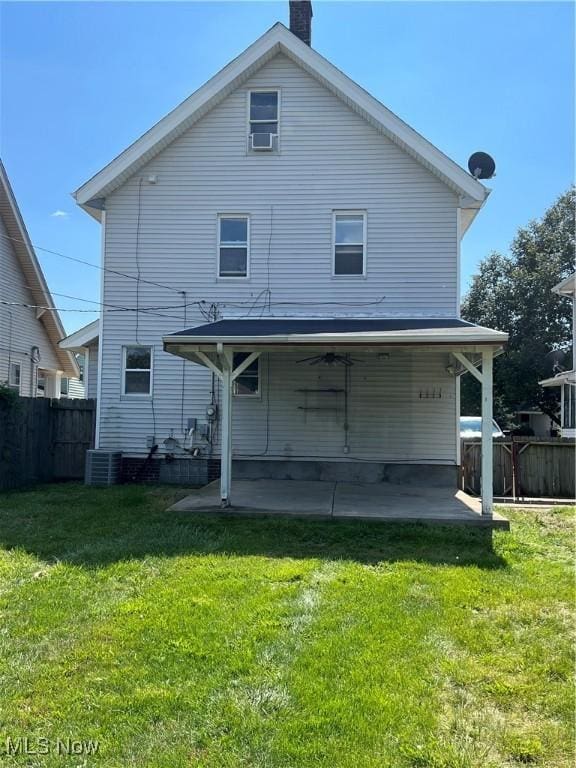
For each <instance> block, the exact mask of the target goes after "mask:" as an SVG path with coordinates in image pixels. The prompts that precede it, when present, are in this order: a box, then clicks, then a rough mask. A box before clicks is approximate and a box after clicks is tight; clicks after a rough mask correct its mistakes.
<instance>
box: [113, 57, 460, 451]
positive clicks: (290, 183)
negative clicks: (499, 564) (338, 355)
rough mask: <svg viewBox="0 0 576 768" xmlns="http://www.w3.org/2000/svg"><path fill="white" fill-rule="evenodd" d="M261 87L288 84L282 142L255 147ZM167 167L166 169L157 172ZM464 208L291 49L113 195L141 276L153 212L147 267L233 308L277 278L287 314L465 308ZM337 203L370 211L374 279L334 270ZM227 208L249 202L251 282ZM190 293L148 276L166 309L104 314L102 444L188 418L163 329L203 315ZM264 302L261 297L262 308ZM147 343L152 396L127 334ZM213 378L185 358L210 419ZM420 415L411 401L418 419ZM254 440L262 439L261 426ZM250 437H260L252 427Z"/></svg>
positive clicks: (159, 432)
mask: <svg viewBox="0 0 576 768" xmlns="http://www.w3.org/2000/svg"><path fill="white" fill-rule="evenodd" d="M251 87H279V88H280V89H281V115H280V133H281V140H280V141H281V152H280V153H279V154H277V155H274V154H265V153H262V154H249V153H247V151H246V137H247V124H246V116H247V93H248V90H249V89H250V88H251ZM153 175H155V176H156V183H155V184H150V183H149V182H148V179H149V177H150V176H153ZM141 180H142V181H141ZM139 197H140V205H139V204H138V199H139ZM456 206H457V200H456V197H455V195H454V194H453V193H452V192H451V191H450V190H449V189H448V187H446V186H445V185H443V184H442V183H441V182H440V181H439V180H437V179H436V177H434V176H433V175H432V174H431V173H429V172H428V171H427V170H425V169H423V168H422V167H421V166H420V165H419V164H418V163H417V162H416V161H415V160H413V159H412V158H411V157H409V156H408V155H406V154H405V153H404V152H403V151H401V150H400V149H399V148H398V147H397V146H396V145H394V144H393V143H392V142H390V141H389V140H388V139H386V138H385V137H383V136H382V135H380V134H379V133H378V132H377V131H376V130H375V129H374V128H373V127H372V126H370V125H369V124H368V123H366V122H365V121H364V120H363V119H362V118H361V117H359V116H358V115H357V114H356V113H354V112H353V111H352V110H350V109H349V108H348V107H347V106H346V105H344V104H343V103H342V102H341V101H340V100H338V99H337V98H336V97H335V96H334V95H333V94H331V93H330V92H329V91H328V90H326V89H325V88H324V87H323V86H322V85H320V84H319V83H318V82H317V81H316V80H314V79H313V78H312V77H311V76H310V75H308V74H307V73H305V72H304V71H302V70H300V69H299V68H298V67H297V66H296V65H294V64H293V63H292V62H290V61H289V59H288V58H286V57H284V56H277V57H276V58H275V59H273V60H272V61H271V62H269V63H268V64H267V65H265V66H264V67H263V68H262V69H261V70H260V71H259V72H258V73H257V74H256V75H255V76H254V77H252V79H251V80H250V81H249V82H248V83H247V84H246V85H245V86H244V87H242V88H240V89H239V90H238V91H236V92H234V93H233V94H231V95H230V96H228V97H227V98H226V99H225V100H224V101H223V102H222V103H221V104H220V105H219V106H217V107H215V108H214V109H213V110H212V111H211V112H210V113H209V114H208V115H206V116H205V117H204V118H202V119H201V120H200V121H199V122H198V123H197V124H196V125H195V126H193V127H192V128H191V129H190V130H189V131H188V132H187V133H185V134H184V135H183V136H182V137H180V138H179V139H177V140H176V141H175V142H173V143H172V144H171V145H170V146H169V147H167V148H166V149H164V150H163V151H162V152H161V154H160V155H158V156H157V157H156V158H154V159H153V160H152V161H151V162H150V163H149V164H148V165H147V166H146V168H144V169H143V170H142V171H141V172H139V173H138V175H137V177H135V178H133V179H131V180H130V181H129V182H127V183H126V184H125V185H123V186H122V187H121V188H119V189H118V190H116V191H115V192H114V193H113V194H112V195H110V196H109V197H108V198H107V199H106V227H105V230H106V234H105V259H106V267H108V268H109V269H115V270H118V271H121V272H126V273H129V274H132V275H136V273H137V266H136V261H135V251H136V237H137V221H138V218H139V220H140V228H139V233H138V241H139V248H138V254H139V259H138V261H139V268H140V276H141V277H142V278H144V279H146V280H151V281H156V282H160V283H163V284H167V285H169V286H173V287H175V288H177V289H178V290H183V291H186V298H187V301H189V302H190V301H193V300H200V299H203V300H205V301H206V302H207V303H208V304H209V303H211V302H217V303H219V305H220V311H221V312H222V313H223V314H236V313H240V314H247V313H248V310H247V309H246V307H250V305H251V303H252V302H255V303H258V301H259V297H260V303H262V296H263V294H262V291H265V289H266V288H267V287H268V286H269V288H270V291H271V294H270V300H271V312H272V314H276V315H279V314H292V315H295V314H299V315H303V316H306V315H310V314H318V313H323V314H327V315H346V314H348V315H366V314H373V315H379V316H382V315H396V316H418V315H431V316H454V315H455V314H456V313H457V285H456V283H457V274H458V270H457V250H458V249H457V232H456V221H457V215H456V214H457V208H456ZM139 209H140V216H139V217H138V210H139ZM333 209H363V210H366V211H367V220H368V232H367V240H368V247H367V276H366V278H344V279H343V278H336V279H335V278H333V277H332V276H331V273H332V211H333ZM218 213H248V214H250V223H251V265H250V279H249V280H245V281H242V280H240V281H238V280H218V279H217V277H216V269H217V267H216V265H217V254H216V237H217V214H218ZM104 296H105V298H104V301H106V302H107V303H110V304H117V305H121V306H125V307H131V308H133V307H135V305H136V281H134V280H129V279H126V278H123V277H120V276H117V275H114V274H111V273H109V272H107V273H105V275H104ZM182 302H183V297H181V296H179V295H178V294H177V293H175V292H172V291H169V290H165V289H162V288H158V287H156V286H153V285H149V284H147V283H140V287H139V296H138V303H139V306H140V307H162V308H163V309H159V310H157V313H158V315H160V314H161V315H163V316H162V317H160V316H155V315H151V314H145V313H142V312H140V313H139V316H138V324H137V325H138V327H136V317H135V313H133V312H105V313H104V315H103V344H104V346H103V350H102V385H101V396H102V398H101V399H102V402H101V426H100V445H101V446H102V447H110V448H112V447H113V448H121V449H122V450H124V451H126V452H133V453H142V452H145V450H146V436H147V435H149V434H152V433H153V432H154V431H155V433H156V436H157V437H160V438H163V437H165V436H168V435H169V434H170V430H174V433H175V434H177V433H178V432H180V431H181V429H182V426H183V423H182V422H183V419H182V413H181V411H182V409H181V399H182V397H181V393H182V366H183V363H182V361H181V360H178V359H176V358H174V357H172V356H170V355H167V354H165V353H163V352H162V346H161V337H162V336H163V335H165V334H167V333H169V332H171V331H175V330H179V329H181V328H182V327H183V326H185V325H186V326H191V325H196V324H198V323H201V322H204V320H203V318H202V316H201V315H200V314H199V312H198V311H197V309H196V308H194V307H189V308H188V310H187V318H186V321H185V320H184V312H183V309H182V308H180V305H181V304H182ZM242 302H244V303H243V304H242ZM279 302H296V304H295V305H294V304H292V305H281V304H279ZM323 302H340V305H329V304H324V303H323ZM370 302H381V303H378V304H375V303H372V304H370V305H368V304H369V303H370ZM234 303H241V306H242V307H243V309H241V308H239V307H234V306H231V304H234ZM359 304H365V305H366V306H358V305H359ZM174 305H176V307H174ZM170 307H172V308H170ZM263 313H264V314H266V312H264V310H263V309H261V308H260V307H258V308H256V309H254V310H252V311H251V312H250V313H249V316H251V317H258V316H260V315H261V314H263ZM135 342H139V343H141V344H152V345H154V347H155V352H154V395H155V396H154V401H153V407H152V402H151V401H150V400H149V399H146V398H134V397H132V398H123V397H122V396H121V393H120V389H121V376H120V375H119V372H120V368H121V361H122V345H124V344H134V343H135ZM416 364H417V363H414V365H416ZM355 373H356V370H355ZM210 378H211V377H210V375H209V374H208V373H207V372H206V371H203V370H201V369H199V368H198V366H194V365H193V364H190V363H187V364H186V386H185V390H184V408H183V414H184V420H185V419H186V418H187V417H188V416H196V417H200V418H202V419H203V417H204V410H205V406H206V404H207V402H208V401H209V391H210ZM374 407H379V406H376V405H375V406H374ZM290 412H291V411H290ZM409 418H410V416H409V415H408V413H407V414H405V416H404V420H405V422H406V419H409ZM154 419H155V421H156V429H155V430H154V428H153V422H154ZM370 421H371V420H370V418H369V417H367V422H370ZM279 423H280V422H279ZM184 425H185V421H184ZM369 432H370V424H369V423H368V426H367V431H365V434H364V436H360V433H359V434H358V435H357V436H356V437H355V438H354V439H355V440H358V441H360V440H362V441H364V439H365V438H366V437H367V442H366V445H369V444H371V442H370V438H369ZM376 439H377V438H376V437H375V438H374V440H376ZM253 442H254V449H255V450H259V446H260V445H261V435H258V436H256V435H254V439H253ZM418 447H419V446H418ZM242 448H243V450H250V446H249V444H246V441H244V443H243V445H242ZM367 450H368V452H367V453H366V456H369V455H371V454H370V451H371V449H367ZM439 450H440V448H439ZM451 450H452V453H451V456H452V458H453V449H451ZM398 451H400V452H401V447H400V446H399V444H398V443H397V444H396V448H395V454H396V453H397V452H398ZM376 455H378V456H380V455H381V453H380V452H378V454H374V456H376ZM442 455H443V456H444V460H446V456H447V454H446V453H444V454H442Z"/></svg>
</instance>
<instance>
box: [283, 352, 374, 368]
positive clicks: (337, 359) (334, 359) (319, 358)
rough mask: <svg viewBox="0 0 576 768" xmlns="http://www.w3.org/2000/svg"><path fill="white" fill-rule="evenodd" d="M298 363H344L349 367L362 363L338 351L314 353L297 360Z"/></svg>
mask: <svg viewBox="0 0 576 768" xmlns="http://www.w3.org/2000/svg"><path fill="white" fill-rule="evenodd" d="M296 362H297V363H308V364H309V365H344V366H346V367H347V368H348V367H350V366H351V365H354V363H360V362H362V361H361V360H354V359H353V358H351V357H350V356H349V355H338V354H336V352H325V353H324V354H323V355H313V356H312V357H304V358H303V359H302V360H296Z"/></svg>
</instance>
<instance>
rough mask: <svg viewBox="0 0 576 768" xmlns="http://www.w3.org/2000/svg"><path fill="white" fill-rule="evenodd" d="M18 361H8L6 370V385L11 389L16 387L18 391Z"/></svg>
mask: <svg viewBox="0 0 576 768" xmlns="http://www.w3.org/2000/svg"><path fill="white" fill-rule="evenodd" d="M21 370H22V369H21V367H20V363H10V370H9V371H8V386H9V387H11V388H12V389H17V390H18V392H20V376H21Z"/></svg>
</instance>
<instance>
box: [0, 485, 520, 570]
mask: <svg viewBox="0 0 576 768" xmlns="http://www.w3.org/2000/svg"><path fill="white" fill-rule="evenodd" d="M187 492H188V491H187V490H186V489H173V488H165V487H162V488H150V487H144V486H116V487H112V488H87V487H85V486H82V485H79V484H66V485H62V484H61V485H50V486H43V487H41V488H37V489H35V490H33V491H19V492H9V493H4V494H0V546H2V547H4V548H6V549H14V548H19V549H22V550H24V551H26V552H29V553H31V554H33V555H35V556H36V557H39V558H41V559H44V560H47V561H56V560H60V561H65V562H69V563H74V564H78V565H83V566H88V567H93V568H98V567H105V566H107V565H109V564H111V563H114V562H118V561H125V560H130V559H142V558H145V557H151V556H152V557H155V556H165V557H177V556H180V555H186V554H197V555H208V554H218V553H221V554H229V555H240V556H266V557H273V558H280V557H289V558H297V559H300V558H320V559H328V560H349V561H356V562H360V563H365V564H377V563H382V562H399V561H411V562H417V563H433V564H437V565H456V566H471V565H473V566H477V567H479V568H483V569H494V568H502V567H505V566H506V562H505V561H504V560H503V559H502V558H501V557H500V556H499V555H498V554H497V553H496V552H495V550H494V547H493V534H492V531H490V530H487V529H484V528H470V527H466V526H456V525H452V526H450V525H446V526H442V525H426V524H421V523H414V524H411V523H396V522H390V523H388V522H387V523H381V522H365V521H345V520H333V521H320V520H302V519H290V518H286V517H272V516H270V517H258V518H248V517H231V516H223V517H218V516H215V515H205V514H202V513H197V514H194V513H190V512H166V508H167V507H168V506H169V505H170V504H172V503H174V502H175V501H176V500H178V498H181V497H182V496H184V495H186V494H187ZM496 535H498V534H496Z"/></svg>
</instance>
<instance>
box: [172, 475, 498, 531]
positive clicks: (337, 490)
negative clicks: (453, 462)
mask: <svg viewBox="0 0 576 768" xmlns="http://www.w3.org/2000/svg"><path fill="white" fill-rule="evenodd" d="M170 511H177V512H222V505H221V499H220V484H219V481H217V480H215V481H214V482H212V483H210V484H209V485H207V486H205V487H204V488H200V489H199V490H197V491H194V492H193V493H191V494H190V495H189V496H186V497H185V498H184V499H181V500H180V501H178V502H176V504H174V505H173V506H172V507H170ZM227 512H228V513H230V514H233V515H234V514H238V515H270V514H272V515H275V514H279V515H289V516H294V517H309V518H314V519H321V520H346V519H348V520H349V519H355V520H375V521H381V522H410V523H436V524H458V525H471V526H482V527H489V528H500V529H504V530H509V528H510V524H509V522H508V520H506V518H504V517H502V516H501V515H499V514H498V513H497V512H494V513H493V514H492V515H491V516H488V515H483V514H482V510H481V504H480V500H479V499H475V498H474V497H472V496H469V495H468V494H466V493H464V492H463V491H450V489H448V488H429V487H411V486H408V485H400V484H395V483H386V484H385V485H384V486H383V485H382V484H377V483H342V482H322V481H306V480H236V481H235V482H234V506H229V507H228V508H227Z"/></svg>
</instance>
